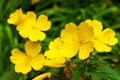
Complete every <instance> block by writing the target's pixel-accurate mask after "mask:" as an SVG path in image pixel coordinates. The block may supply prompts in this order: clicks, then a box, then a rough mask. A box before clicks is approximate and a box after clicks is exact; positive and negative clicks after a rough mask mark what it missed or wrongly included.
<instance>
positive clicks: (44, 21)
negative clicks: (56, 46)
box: [36, 15, 51, 31]
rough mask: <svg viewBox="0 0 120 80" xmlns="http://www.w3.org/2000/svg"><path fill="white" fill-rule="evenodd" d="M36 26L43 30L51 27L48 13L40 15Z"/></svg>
mask: <svg viewBox="0 0 120 80" xmlns="http://www.w3.org/2000/svg"><path fill="white" fill-rule="evenodd" d="M36 26H37V27H38V29H39V30H41V31H47V30H49V29H50V27H51V22H50V21H48V17H47V16H46V15H40V16H39V17H38V19H37V24H36Z"/></svg>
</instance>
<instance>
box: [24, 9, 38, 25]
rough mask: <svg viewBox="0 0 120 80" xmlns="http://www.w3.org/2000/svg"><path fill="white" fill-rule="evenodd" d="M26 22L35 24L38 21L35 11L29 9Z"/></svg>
mask: <svg viewBox="0 0 120 80" xmlns="http://www.w3.org/2000/svg"><path fill="white" fill-rule="evenodd" d="M26 18H27V20H26V24H29V25H34V23H35V21H36V14H35V13H34V12H33V11H28V12H27V14H26Z"/></svg>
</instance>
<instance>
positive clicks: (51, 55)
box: [44, 37, 66, 68]
mask: <svg viewBox="0 0 120 80" xmlns="http://www.w3.org/2000/svg"><path fill="white" fill-rule="evenodd" d="M61 45H62V41H61V39H60V37H58V38H56V39H55V40H54V41H51V42H50V44H49V50H47V51H46V52H45V54H44V55H45V56H46V61H45V65H46V66H50V67H55V68H58V67H63V66H64V63H65V62H66V59H65V57H64V56H63V55H62V54H61V52H60V50H59V49H60V47H61Z"/></svg>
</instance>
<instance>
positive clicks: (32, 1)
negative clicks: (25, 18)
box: [31, 0, 40, 5]
mask: <svg viewBox="0 0 120 80" xmlns="http://www.w3.org/2000/svg"><path fill="white" fill-rule="evenodd" d="M38 2H40V0H31V4H32V5H34V4H36V3H38Z"/></svg>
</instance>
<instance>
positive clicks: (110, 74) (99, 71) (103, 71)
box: [92, 64, 120, 80]
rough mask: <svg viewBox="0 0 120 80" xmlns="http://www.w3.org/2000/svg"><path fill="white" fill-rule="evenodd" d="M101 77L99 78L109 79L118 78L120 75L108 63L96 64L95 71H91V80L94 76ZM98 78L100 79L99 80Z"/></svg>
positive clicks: (116, 79)
mask: <svg viewBox="0 0 120 80" xmlns="http://www.w3.org/2000/svg"><path fill="white" fill-rule="evenodd" d="M96 77H98V78H101V79H107V80H108V79H109V80H120V75H119V74H118V73H117V72H115V71H114V70H113V69H112V68H111V67H110V66H109V65H107V64H104V65H101V66H98V67H97V68H96V70H95V72H93V73H92V80H96V79H95V78H96ZM101 79H100V80H101Z"/></svg>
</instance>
